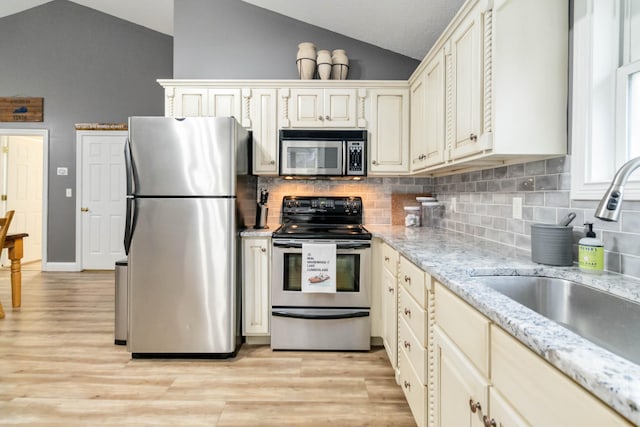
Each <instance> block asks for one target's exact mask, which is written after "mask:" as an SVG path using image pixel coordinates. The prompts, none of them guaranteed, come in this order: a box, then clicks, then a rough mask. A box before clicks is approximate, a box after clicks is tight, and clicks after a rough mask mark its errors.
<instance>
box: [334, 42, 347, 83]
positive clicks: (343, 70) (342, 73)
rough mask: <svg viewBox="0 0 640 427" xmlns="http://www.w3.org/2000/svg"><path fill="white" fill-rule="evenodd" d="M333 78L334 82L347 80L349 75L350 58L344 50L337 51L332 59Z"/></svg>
mask: <svg viewBox="0 0 640 427" xmlns="http://www.w3.org/2000/svg"><path fill="white" fill-rule="evenodd" d="M331 61H332V64H333V65H332V66H331V78H332V79H333V80H346V79H347V74H349V58H348V57H347V54H346V53H345V51H344V50H343V49H335V50H334V51H333V55H332V57H331Z"/></svg>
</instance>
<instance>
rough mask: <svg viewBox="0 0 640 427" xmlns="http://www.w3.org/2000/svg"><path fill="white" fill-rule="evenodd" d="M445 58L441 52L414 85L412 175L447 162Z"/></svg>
mask: <svg viewBox="0 0 640 427" xmlns="http://www.w3.org/2000/svg"><path fill="white" fill-rule="evenodd" d="M445 76H446V68H445V56H444V49H440V50H438V51H437V52H436V53H435V54H434V55H433V57H432V58H431V59H429V60H428V62H426V65H425V66H424V68H423V69H422V70H421V72H420V73H419V74H418V75H417V76H415V78H413V79H412V80H413V82H412V84H411V172H419V171H421V170H422V169H424V168H426V167H428V166H434V165H439V164H441V163H443V162H444V153H445Z"/></svg>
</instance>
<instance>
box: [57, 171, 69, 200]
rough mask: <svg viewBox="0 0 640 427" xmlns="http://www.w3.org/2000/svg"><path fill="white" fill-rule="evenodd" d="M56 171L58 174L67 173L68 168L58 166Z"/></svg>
mask: <svg viewBox="0 0 640 427" xmlns="http://www.w3.org/2000/svg"><path fill="white" fill-rule="evenodd" d="M56 172H57V173H58V175H69V169H68V168H58V169H56ZM67 197H71V196H67Z"/></svg>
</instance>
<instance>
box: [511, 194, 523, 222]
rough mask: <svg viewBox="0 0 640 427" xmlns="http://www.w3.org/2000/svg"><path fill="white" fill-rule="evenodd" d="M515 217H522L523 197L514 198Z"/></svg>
mask: <svg viewBox="0 0 640 427" xmlns="http://www.w3.org/2000/svg"><path fill="white" fill-rule="evenodd" d="M513 218H514V219H522V197H514V198H513Z"/></svg>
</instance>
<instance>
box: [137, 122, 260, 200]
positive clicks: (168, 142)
mask: <svg viewBox="0 0 640 427" xmlns="http://www.w3.org/2000/svg"><path fill="white" fill-rule="evenodd" d="M247 143H248V132H247V131H246V130H245V129H244V128H242V127H241V126H240V125H239V124H238V122H237V121H236V120H235V119H234V118H233V117H189V118H184V119H177V118H171V117H130V118H129V145H128V149H129V153H128V155H129V156H130V170H129V173H130V181H131V186H130V187H131V188H130V191H131V193H130V194H134V195H137V196H145V197H149V196H151V197H153V196H226V195H233V194H235V177H236V173H237V172H238V169H237V166H238V165H237V162H236V159H237V156H236V153H246V152H247V151H246V147H245V145H246V144H247ZM245 155H246V154H245ZM242 160H243V161H242V162H241V163H242V164H244V163H246V159H242Z"/></svg>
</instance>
